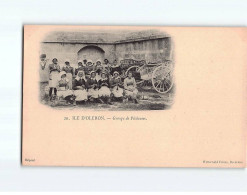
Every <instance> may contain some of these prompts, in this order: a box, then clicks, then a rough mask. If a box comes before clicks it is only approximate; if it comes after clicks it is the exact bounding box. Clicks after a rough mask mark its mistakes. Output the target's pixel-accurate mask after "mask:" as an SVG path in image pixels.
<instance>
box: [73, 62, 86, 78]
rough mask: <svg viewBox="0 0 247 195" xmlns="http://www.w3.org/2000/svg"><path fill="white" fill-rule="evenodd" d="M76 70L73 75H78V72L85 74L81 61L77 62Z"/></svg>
mask: <svg viewBox="0 0 247 195" xmlns="http://www.w3.org/2000/svg"><path fill="white" fill-rule="evenodd" d="M77 63H78V68H76V69H75V75H77V74H78V72H79V71H83V72H85V66H84V65H83V63H82V61H81V60H78V62H77Z"/></svg>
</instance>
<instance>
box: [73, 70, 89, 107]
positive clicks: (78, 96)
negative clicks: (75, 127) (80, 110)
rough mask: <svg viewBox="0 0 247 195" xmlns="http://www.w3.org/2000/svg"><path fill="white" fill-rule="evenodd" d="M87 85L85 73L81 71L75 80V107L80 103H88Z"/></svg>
mask: <svg viewBox="0 0 247 195" xmlns="http://www.w3.org/2000/svg"><path fill="white" fill-rule="evenodd" d="M86 85H87V83H86V78H85V74H84V71H82V70H80V71H79V72H78V73H77V76H76V78H75V82H74V87H73V89H74V95H75V102H74V105H76V103H80V102H86V101H87V95H88V94H87V86H86Z"/></svg>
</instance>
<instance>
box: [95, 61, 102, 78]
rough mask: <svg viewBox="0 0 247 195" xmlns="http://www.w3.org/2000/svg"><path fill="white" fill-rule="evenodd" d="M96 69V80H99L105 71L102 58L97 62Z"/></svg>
mask: <svg viewBox="0 0 247 195" xmlns="http://www.w3.org/2000/svg"><path fill="white" fill-rule="evenodd" d="M95 71H96V80H97V81H99V80H100V79H101V73H102V71H103V66H102V64H101V61H100V60H97V62H96V66H95Z"/></svg>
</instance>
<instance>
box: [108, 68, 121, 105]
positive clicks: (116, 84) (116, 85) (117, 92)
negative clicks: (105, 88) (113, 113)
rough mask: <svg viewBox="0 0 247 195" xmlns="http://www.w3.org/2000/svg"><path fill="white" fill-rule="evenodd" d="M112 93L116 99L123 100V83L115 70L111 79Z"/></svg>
mask: <svg viewBox="0 0 247 195" xmlns="http://www.w3.org/2000/svg"><path fill="white" fill-rule="evenodd" d="M110 85H111V87H112V94H113V97H115V98H116V99H117V100H121V101H123V92H124V91H123V85H122V82H121V78H120V77H119V73H118V72H117V71H115V72H114V73H113V77H112V79H111V84H110Z"/></svg>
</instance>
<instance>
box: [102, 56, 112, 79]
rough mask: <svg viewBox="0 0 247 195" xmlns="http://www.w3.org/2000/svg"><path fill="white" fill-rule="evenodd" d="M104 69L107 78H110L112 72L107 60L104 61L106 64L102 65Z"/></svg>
mask: <svg viewBox="0 0 247 195" xmlns="http://www.w3.org/2000/svg"><path fill="white" fill-rule="evenodd" d="M102 67H103V71H104V72H106V74H107V77H109V75H110V72H111V66H110V64H109V61H108V60H107V59H104V63H103V64H102Z"/></svg>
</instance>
